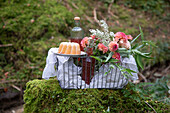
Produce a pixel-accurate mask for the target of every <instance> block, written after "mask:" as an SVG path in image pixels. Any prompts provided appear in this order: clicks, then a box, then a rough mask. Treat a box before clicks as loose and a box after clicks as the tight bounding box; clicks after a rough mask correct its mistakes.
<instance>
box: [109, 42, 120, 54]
mask: <svg viewBox="0 0 170 113" xmlns="http://www.w3.org/2000/svg"><path fill="white" fill-rule="evenodd" d="M108 46H109V50H110V51H112V52H114V51H116V50H117V49H118V48H119V44H118V43H117V42H115V41H111V42H110V43H109V45H108Z"/></svg>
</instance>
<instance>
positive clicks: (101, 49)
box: [98, 43, 108, 54]
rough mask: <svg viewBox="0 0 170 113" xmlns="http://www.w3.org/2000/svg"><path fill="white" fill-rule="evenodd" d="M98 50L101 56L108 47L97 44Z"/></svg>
mask: <svg viewBox="0 0 170 113" xmlns="http://www.w3.org/2000/svg"><path fill="white" fill-rule="evenodd" d="M98 49H99V50H100V51H103V54H104V53H106V52H107V51H108V47H106V46H105V45H103V44H102V43H99V44H98Z"/></svg>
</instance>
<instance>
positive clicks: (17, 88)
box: [12, 85, 21, 91]
mask: <svg viewBox="0 0 170 113" xmlns="http://www.w3.org/2000/svg"><path fill="white" fill-rule="evenodd" d="M12 87H13V88H15V89H16V90H18V91H21V89H20V88H19V87H17V86H15V85H12Z"/></svg>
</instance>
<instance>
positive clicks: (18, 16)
mask: <svg viewBox="0 0 170 113" xmlns="http://www.w3.org/2000/svg"><path fill="white" fill-rule="evenodd" d="M3 4H6V5H4V6H5V7H3V8H1V10H0V13H1V15H0V23H1V24H0V26H1V27H0V37H1V38H0V44H13V46H12V47H8V48H0V53H3V54H2V55H1V56H2V57H3V56H5V59H6V61H7V62H8V63H9V62H14V61H17V59H19V60H22V61H25V59H26V58H25V57H26V56H27V54H30V53H28V52H27V50H30V49H32V47H31V46H30V45H32V42H35V41H39V40H42V39H50V38H51V37H52V36H53V37H56V36H58V35H59V34H64V35H65V36H68V35H69V26H71V25H72V23H73V21H72V20H73V14H72V13H71V12H69V11H68V10H67V9H66V8H65V7H64V6H63V5H62V4H60V3H59V2H57V1H56V0H50V1H43V0H40V1H38V0H29V1H22V2H19V1H18V0H13V1H11V2H7V1H6V2H3ZM46 41H48V40H46ZM38 43H39V42H38ZM34 44H35V45H38V44H36V43H34ZM40 45H41V46H46V45H45V44H43V45H42V44H39V46H40ZM43 48H44V47H42V48H41V49H43ZM38 49H39V48H38ZM35 52H36V51H34V53H35ZM34 53H33V54H34ZM3 58H4V57H3ZM1 62H2V60H1Z"/></svg>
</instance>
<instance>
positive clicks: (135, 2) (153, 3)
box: [124, 0, 166, 15]
mask: <svg viewBox="0 0 170 113" xmlns="http://www.w3.org/2000/svg"><path fill="white" fill-rule="evenodd" d="M124 4H125V6H128V7H131V8H134V9H142V10H143V11H146V12H151V13H154V14H157V15H161V14H162V13H163V12H164V8H165V4H166V2H165V0H124Z"/></svg>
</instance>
